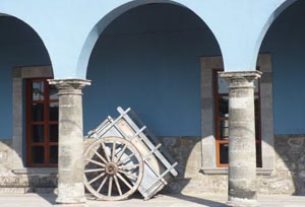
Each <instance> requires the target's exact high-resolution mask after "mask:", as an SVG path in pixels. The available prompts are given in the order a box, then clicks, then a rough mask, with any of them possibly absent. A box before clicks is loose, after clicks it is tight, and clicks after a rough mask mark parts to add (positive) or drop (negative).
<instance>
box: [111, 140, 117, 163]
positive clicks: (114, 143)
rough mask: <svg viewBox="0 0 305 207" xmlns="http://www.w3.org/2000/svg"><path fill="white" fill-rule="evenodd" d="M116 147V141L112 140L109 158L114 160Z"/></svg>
mask: <svg viewBox="0 0 305 207" xmlns="http://www.w3.org/2000/svg"><path fill="white" fill-rule="evenodd" d="M115 148H116V141H113V143H112V155H111V160H112V161H114V160H115V150H116V149H115Z"/></svg>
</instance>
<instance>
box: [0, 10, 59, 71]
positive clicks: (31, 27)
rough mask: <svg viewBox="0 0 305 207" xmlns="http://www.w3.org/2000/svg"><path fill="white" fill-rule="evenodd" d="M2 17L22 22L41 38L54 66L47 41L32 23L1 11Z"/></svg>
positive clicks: (0, 15)
mask: <svg viewBox="0 0 305 207" xmlns="http://www.w3.org/2000/svg"><path fill="white" fill-rule="evenodd" d="M1 17H11V18H14V19H16V20H18V21H20V22H21V23H22V24H24V25H26V26H27V27H29V28H30V29H31V31H32V32H33V33H34V34H35V35H36V36H37V37H38V38H39V40H40V41H41V43H42V45H43V48H44V49H45V51H46V53H47V55H48V58H49V61H50V64H51V66H52V65H53V64H52V57H51V55H50V52H49V50H48V48H47V46H46V44H45V41H44V39H43V38H42V35H41V34H40V33H39V32H38V29H37V28H35V27H34V26H33V25H31V24H30V23H28V22H27V21H25V20H24V19H21V18H20V17H18V16H16V15H12V14H9V13H4V12H1V11H0V18H1ZM51 69H52V73H53V76H54V75H55V72H54V69H53V68H52V67H51Z"/></svg>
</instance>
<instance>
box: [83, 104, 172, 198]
mask: <svg viewBox="0 0 305 207" xmlns="http://www.w3.org/2000/svg"><path fill="white" fill-rule="evenodd" d="M117 110H118V112H119V116H118V117H117V118H116V119H113V118H111V117H108V118H107V119H106V120H105V121H103V122H102V123H101V124H100V125H99V126H98V127H97V128H96V129H94V130H92V131H90V132H89V133H88V138H94V139H96V141H94V142H93V143H92V144H91V145H90V146H89V147H88V148H87V150H86V152H85V186H86V187H87V189H88V191H89V192H91V193H92V194H93V195H94V196H95V197H96V198H98V199H101V200H110V201H113V200H124V199H127V198H128V197H129V196H130V195H132V194H133V193H134V192H135V191H137V190H138V191H139V192H140V193H141V194H142V196H143V197H144V199H145V200H147V199H149V198H151V197H152V196H154V195H155V194H156V193H157V192H159V191H160V190H161V189H163V188H164V186H165V185H167V183H168V181H169V180H170V179H171V177H173V176H177V174H178V173H177V171H176V169H175V167H176V166H177V162H173V161H172V160H173V159H172V158H171V157H170V156H169V155H168V153H167V152H166V150H165V149H164V147H162V144H161V143H160V142H159V140H158V139H157V138H156V137H155V136H153V135H152V133H150V132H149V131H148V129H147V128H146V126H145V125H143V123H142V122H141V121H140V119H139V118H138V117H137V116H136V114H135V113H134V112H133V111H132V110H131V109H130V108H128V109H127V110H123V109H122V108H121V107H118V108H117Z"/></svg>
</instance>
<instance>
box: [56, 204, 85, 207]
mask: <svg viewBox="0 0 305 207" xmlns="http://www.w3.org/2000/svg"><path fill="white" fill-rule="evenodd" d="M53 206H54V207H89V206H88V205H87V204H85V203H80V204H55V205H53Z"/></svg>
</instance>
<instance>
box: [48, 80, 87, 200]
mask: <svg viewBox="0 0 305 207" xmlns="http://www.w3.org/2000/svg"><path fill="white" fill-rule="evenodd" d="M49 82H50V84H53V85H56V87H57V88H58V95H59V141H58V196H57V200H56V202H57V203H62V204H77V203H84V202H86V199H85V193H84V184H83V175H84V164H83V110H82V88H83V87H84V86H86V85H90V82H89V81H86V80H49Z"/></svg>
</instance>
